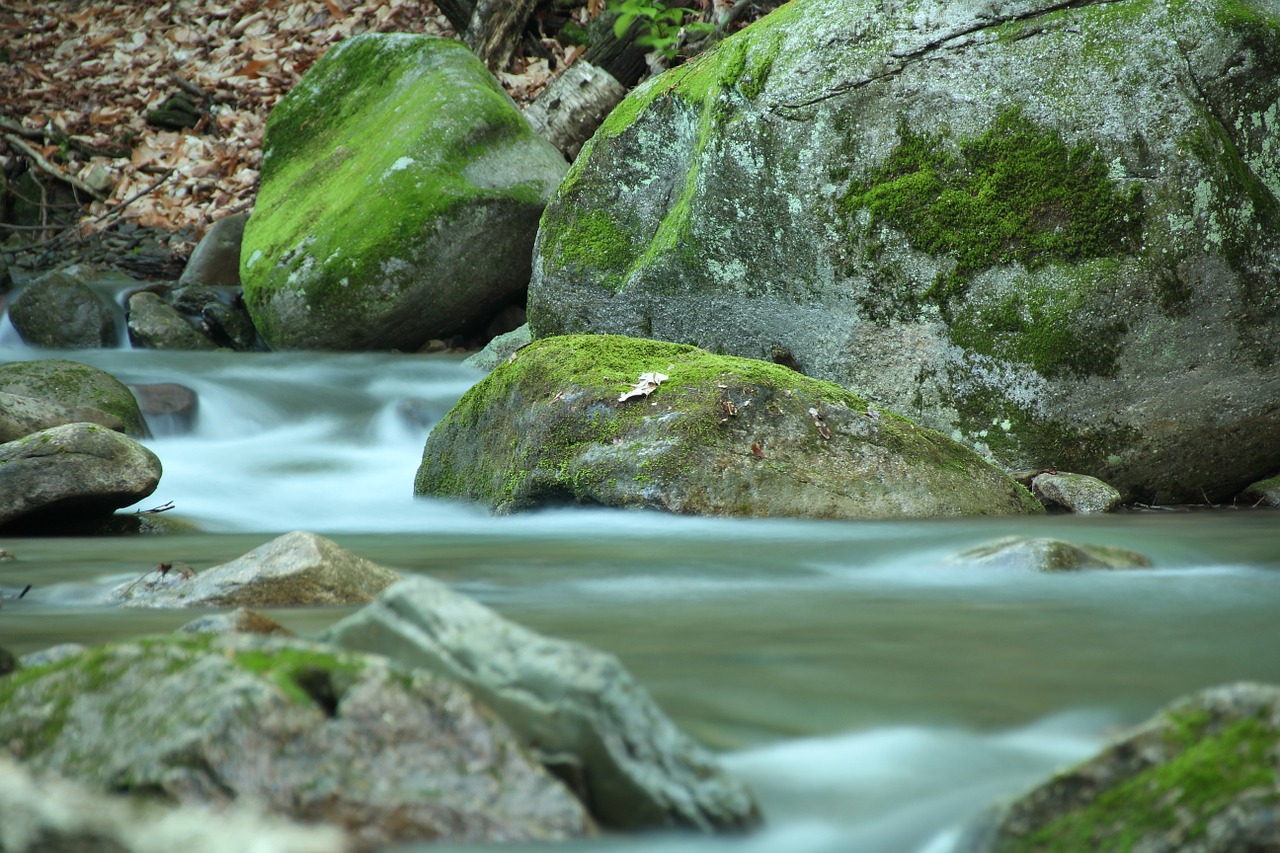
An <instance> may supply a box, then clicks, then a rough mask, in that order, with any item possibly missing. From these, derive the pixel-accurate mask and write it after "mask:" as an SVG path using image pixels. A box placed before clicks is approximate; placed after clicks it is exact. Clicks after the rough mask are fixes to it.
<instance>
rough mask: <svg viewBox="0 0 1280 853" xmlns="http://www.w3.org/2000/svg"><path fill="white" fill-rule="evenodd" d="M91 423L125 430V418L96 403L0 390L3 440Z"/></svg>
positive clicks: (1, 434) (0, 417)
mask: <svg viewBox="0 0 1280 853" xmlns="http://www.w3.org/2000/svg"><path fill="white" fill-rule="evenodd" d="M74 423H91V424H97V425H98V426H104V427H106V428H107V429H113V430H115V431H116V432H124V421H122V420H120V418H118V417H116V416H115V415H113V414H110V413H109V412H104V411H103V410H102V409H97V408H94V407H93V406H65V405H63V404H62V403H59V402H56V401H54V400H41V399H36V398H35V397H24V396H22V395H21V394H10V393H8V392H7V391H0V442H6V441H13V440H14V439H15V438H22V437H23V436H24V435H30V434H31V433H33V432H39V431H40V430H42V429H48V428H49V427H55V426H62V425H63V424H74Z"/></svg>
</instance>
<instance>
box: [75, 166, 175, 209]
mask: <svg viewBox="0 0 1280 853" xmlns="http://www.w3.org/2000/svg"><path fill="white" fill-rule="evenodd" d="M176 171H178V168H177V167H176V166H174V167H173V168H171V169H169V170H168V171H166V172H165V173H164V174H163V175H161V176H160V179H159V180H157V181H156V182H155V183H153V184H152V185H151V186H149V187H147V188H146V189H145V190H138V191H137V192H136V193H134V194H133V195H131V196H129V197H128V198H126V199H125V200H124V201H122V202H120V203H119V204H117V205H116V206H115V207H113V208H111V209H110V210H108V211H107V212H106V213H103V214H100V215H99V216H97V217H95V218H93V219H92V220H90V221H91V222H101V221H102V220H104V219H106V218H107V217H108V216H111V215H113V214H116V213H119V212H120V211H122V210H124V209H125V208H126V207H128V206H129V205H131V204H133V203H134V202H135V201H137V200H138V199H140V198H142V197H143V196H144V195H146V194H147V193H149V192H151V191H152V190H154V189H155V188H156V187H158V186H160V185H161V184H163V183H164V182H165V181H167V180H169V179H170V178H171V177H173V173H174V172H176Z"/></svg>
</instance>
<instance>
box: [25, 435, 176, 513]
mask: <svg viewBox="0 0 1280 853" xmlns="http://www.w3.org/2000/svg"><path fill="white" fill-rule="evenodd" d="M161 470H162V469H161V466H160V460H159V459H158V458H156V455H155V454H154V453H152V452H151V451H150V450H148V449H147V448H145V447H143V446H142V445H141V444H138V443H137V442H136V441H134V440H133V439H131V438H129V437H128V436H124V435H121V434H120V433H118V432H115V431H113V430H110V429H107V428H106V427H102V426H99V425H97V424H89V423H76V424H66V425H64V426H57V427H51V428H49V429H45V430H41V431H39V432H34V433H32V434H30V435H28V436H25V437H23V438H19V439H17V440H15V441H10V442H8V443H6V444H0V526H3V525H7V524H12V523H14V522H18V521H29V520H31V517H32V516H38V517H39V518H40V520H41V521H42V522H46V523H47V522H52V523H55V524H59V523H70V522H75V521H79V520H81V519H83V518H86V517H92V516H95V515H109V514H110V513H112V512H113V511H115V510H116V509H118V508H120V507H122V506H128V505H129V504H131V503H136V502H137V501H140V500H142V499H143V498H145V497H146V496H147V495H149V494H151V493H152V492H154V491H155V490H156V486H157V485H158V484H159V482H160V474H161Z"/></svg>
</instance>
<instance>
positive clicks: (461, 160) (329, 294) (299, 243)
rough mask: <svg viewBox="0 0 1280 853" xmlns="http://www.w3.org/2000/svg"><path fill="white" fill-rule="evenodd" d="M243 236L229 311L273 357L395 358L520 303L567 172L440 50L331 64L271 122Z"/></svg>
mask: <svg viewBox="0 0 1280 853" xmlns="http://www.w3.org/2000/svg"><path fill="white" fill-rule="evenodd" d="M263 152H264V153H263V160H262V188H261V191H260V192H259V193H258V199H257V203H256V205H255V207H254V210H253V214H252V216H250V218H249V221H248V223H247V224H246V226H245V231H244V240H243V245H242V248H241V256H240V278H241V281H242V283H243V286H244V297H245V304H246V305H247V307H248V309H249V313H250V314H251V315H252V316H253V320H254V323H255V324H256V326H257V328H258V331H259V332H260V333H261V335H262V337H263V339H264V340H266V342H267V343H268V344H269V345H270V346H271V347H272V348H274V349H285V348H312V349H337V350H353V349H398V350H401V351H404V352H414V351H416V350H418V349H419V348H420V347H421V346H422V345H423V344H424V343H426V342H427V341H428V340H430V339H432V338H448V337H451V336H453V335H456V334H459V333H463V332H467V331H473V330H475V329H477V328H483V326H484V324H485V322H486V321H487V320H488V318H489V316H490V315H491V314H492V313H493V312H495V311H496V310H497V309H499V308H501V307H502V306H503V305H505V304H506V303H508V302H510V301H512V300H513V299H519V300H521V301H522V297H523V295H524V290H525V288H526V286H527V284H528V281H529V274H530V255H531V252H532V247H533V239H534V235H535V233H536V232H537V227H538V218H539V216H540V215H541V214H542V209H543V207H544V206H545V205H546V202H547V199H548V198H550V196H551V193H552V192H553V191H554V190H555V187H556V185H557V184H558V183H559V181H560V178H561V177H562V176H563V175H564V172H565V170H566V169H567V168H568V166H567V164H566V163H565V161H564V158H563V157H562V156H561V155H560V153H559V152H558V151H556V150H555V148H553V147H552V146H551V145H550V144H549V143H548V142H546V141H545V140H543V139H542V138H541V137H539V136H538V135H537V134H535V133H534V132H533V130H532V129H531V128H530V127H529V124H528V122H526V121H525V119H524V117H523V116H522V115H521V114H520V111H519V110H518V109H517V108H516V106H515V104H514V103H513V102H512V101H511V99H510V98H509V97H508V96H507V95H506V93H505V92H504V91H503V90H502V87H501V86H500V85H499V84H498V82H497V81H496V80H495V79H494V78H493V76H492V75H491V74H489V72H488V70H487V69H485V67H484V65H483V64H482V63H481V62H480V61H479V60H478V59H476V57H475V55H474V54H472V53H471V51H470V50H469V49H468V48H467V47H466V46H465V45H463V44H461V43H460V42H457V41H453V40H451V39H444V38H435V37H431V36H417V35H406V34H367V35H361V36H356V37H355V38H350V39H347V40H346V41H343V42H342V43H340V44H338V45H336V46H335V47H333V48H331V49H330V50H329V51H328V52H327V53H325V55H324V56H323V57H322V58H321V59H320V60H319V61H318V62H316V64H315V65H313V66H312V67H311V69H310V70H308V71H307V73H306V74H305V75H304V76H303V78H302V80H300V81H299V82H298V84H297V85H296V86H295V87H294V88H293V89H292V90H291V91H290V92H289V93H288V94H287V95H286V96H285V97H284V98H283V99H281V101H280V103H279V104H278V105H276V107H275V108H274V109H273V110H272V112H271V117H270V119H269V120H268V122H267V129H266V139H265V141H264V143H263Z"/></svg>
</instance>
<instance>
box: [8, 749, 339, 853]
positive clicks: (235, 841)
mask: <svg viewBox="0 0 1280 853" xmlns="http://www.w3.org/2000/svg"><path fill="white" fill-rule="evenodd" d="M350 849H351V847H350V845H349V844H348V843H347V840H346V838H345V836H344V835H343V834H342V833H341V832H338V831H336V830H334V829H332V828H330V827H321V826H303V825H301V824H298V823H294V822H291V821H286V820H281V819H279V818H269V817H264V816H262V815H261V814H260V813H259V812H258V811H257V810H256V809H254V808H253V807H252V806H250V807H247V808H235V809H220V810H218V811H216V812H215V811H213V810H211V809H205V808H200V807H195V806H166V805H162V804H160V803H149V804H140V803H137V802H131V801H129V800H126V799H123V798H121V797H119V796H114V795H110V794H105V793H101V792H98V791H91V790H89V789H88V788H86V787H84V786H83V785H78V784H76V783H74V782H71V781H69V780H67V779H59V778H56V777H50V776H48V775H36V774H33V773H31V771H29V770H28V769H26V768H24V767H22V766H21V765H19V764H17V763H15V762H14V761H13V760H11V759H10V758H8V757H7V756H6V755H4V754H3V753H0V850H3V851H5V853H172V851H175V850H180V851H182V853H245V851H251V850H263V851H271V853H349V851H350Z"/></svg>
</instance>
